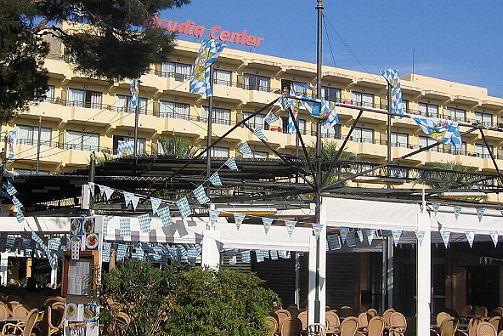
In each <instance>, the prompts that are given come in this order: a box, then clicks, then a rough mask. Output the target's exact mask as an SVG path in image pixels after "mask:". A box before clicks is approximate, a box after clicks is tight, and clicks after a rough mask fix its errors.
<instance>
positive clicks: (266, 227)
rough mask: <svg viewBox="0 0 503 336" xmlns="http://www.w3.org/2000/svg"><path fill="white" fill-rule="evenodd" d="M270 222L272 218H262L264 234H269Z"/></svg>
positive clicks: (272, 220)
mask: <svg viewBox="0 0 503 336" xmlns="http://www.w3.org/2000/svg"><path fill="white" fill-rule="evenodd" d="M272 222H274V218H269V217H262V224H264V231H265V234H268V233H269V229H270V228H271V225H272Z"/></svg>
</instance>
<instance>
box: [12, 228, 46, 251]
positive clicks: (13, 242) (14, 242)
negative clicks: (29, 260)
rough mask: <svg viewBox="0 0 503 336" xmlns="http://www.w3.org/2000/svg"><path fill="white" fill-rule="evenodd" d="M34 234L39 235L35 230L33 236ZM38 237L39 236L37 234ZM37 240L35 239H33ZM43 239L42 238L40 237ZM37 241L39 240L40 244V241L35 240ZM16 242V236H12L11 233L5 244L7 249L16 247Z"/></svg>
mask: <svg viewBox="0 0 503 336" xmlns="http://www.w3.org/2000/svg"><path fill="white" fill-rule="evenodd" d="M33 235H37V234H36V233H35V232H32V237H33ZM37 237H38V236H37ZM32 239H33V238H32ZM33 240H35V239H33ZM40 240H41V239H40ZM35 242H37V244H39V242H38V241H36V240H35ZM15 244H16V237H14V236H11V235H8V236H7V242H6V244H5V246H6V247H7V250H12V248H14V245H15Z"/></svg>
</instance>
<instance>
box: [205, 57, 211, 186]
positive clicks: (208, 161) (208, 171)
mask: <svg viewBox="0 0 503 336" xmlns="http://www.w3.org/2000/svg"><path fill="white" fill-rule="evenodd" d="M210 91H211V94H210V95H209V96H208V133H207V134H206V148H208V149H209V148H210V146H211V134H212V133H213V131H212V128H213V64H212V65H210ZM210 176H211V149H209V150H208V152H206V177H207V178H210Z"/></svg>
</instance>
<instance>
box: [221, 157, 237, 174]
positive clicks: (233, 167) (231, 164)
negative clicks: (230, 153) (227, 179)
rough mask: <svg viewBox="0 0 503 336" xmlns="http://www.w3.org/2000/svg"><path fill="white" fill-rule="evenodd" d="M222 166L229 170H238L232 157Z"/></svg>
mask: <svg viewBox="0 0 503 336" xmlns="http://www.w3.org/2000/svg"><path fill="white" fill-rule="evenodd" d="M224 165H226V166H227V167H228V168H229V169H230V170H236V171H237V170H239V169H238V165H237V164H236V160H235V159H234V158H233V157H230V158H228V159H227V161H225V163H224Z"/></svg>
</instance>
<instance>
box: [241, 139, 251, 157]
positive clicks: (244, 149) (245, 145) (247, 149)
mask: <svg viewBox="0 0 503 336" xmlns="http://www.w3.org/2000/svg"><path fill="white" fill-rule="evenodd" d="M238 151H239V152H241V154H243V155H253V153H252V150H251V148H250V146H248V143H246V142H245V143H243V144H242V145H241V146H240V147H239V149H238Z"/></svg>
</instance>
